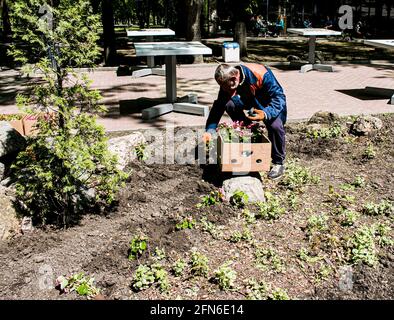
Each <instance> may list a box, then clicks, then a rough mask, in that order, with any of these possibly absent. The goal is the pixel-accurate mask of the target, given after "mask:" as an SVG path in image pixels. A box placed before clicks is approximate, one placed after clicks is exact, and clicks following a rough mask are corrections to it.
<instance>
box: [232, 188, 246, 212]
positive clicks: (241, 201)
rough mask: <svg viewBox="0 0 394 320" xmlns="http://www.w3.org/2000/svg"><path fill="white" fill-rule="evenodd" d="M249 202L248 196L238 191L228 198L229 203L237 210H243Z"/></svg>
mask: <svg viewBox="0 0 394 320" xmlns="http://www.w3.org/2000/svg"><path fill="white" fill-rule="evenodd" d="M248 202H249V196H248V195H247V194H246V193H245V192H243V191H240V190H237V191H235V192H234V194H233V195H232V197H231V198H230V203H231V204H232V205H234V206H236V207H237V208H244V207H245V206H246V205H247V204H248Z"/></svg>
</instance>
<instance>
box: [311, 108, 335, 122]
mask: <svg viewBox="0 0 394 320" xmlns="http://www.w3.org/2000/svg"><path fill="white" fill-rule="evenodd" d="M336 121H339V116H338V115H337V114H336V113H333V112H329V111H318V112H316V113H315V114H314V115H313V116H312V117H311V118H310V119H309V121H308V124H328V125H330V124H333V123H334V122H336Z"/></svg>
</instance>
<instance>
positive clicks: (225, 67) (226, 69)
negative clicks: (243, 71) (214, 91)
mask: <svg viewBox="0 0 394 320" xmlns="http://www.w3.org/2000/svg"><path fill="white" fill-rule="evenodd" d="M237 74H238V69H237V68H235V67H233V66H230V65H229V64H226V63H222V64H221V65H219V66H218V67H217V68H216V71H215V80H216V81H217V82H223V81H226V80H227V79H229V78H231V77H234V76H236V75H237Z"/></svg>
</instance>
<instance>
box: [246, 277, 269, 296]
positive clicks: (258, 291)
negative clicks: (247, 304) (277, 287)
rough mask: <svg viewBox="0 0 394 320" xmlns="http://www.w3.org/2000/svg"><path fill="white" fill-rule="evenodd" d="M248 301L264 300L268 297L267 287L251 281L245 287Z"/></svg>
mask: <svg viewBox="0 0 394 320" xmlns="http://www.w3.org/2000/svg"><path fill="white" fill-rule="evenodd" d="M246 289H247V296H246V297H247V299H248V300H265V299H267V297H268V290H269V288H268V286H267V284H266V283H265V282H264V281H256V280H255V279H251V280H249V281H248V284H247V286H246Z"/></svg>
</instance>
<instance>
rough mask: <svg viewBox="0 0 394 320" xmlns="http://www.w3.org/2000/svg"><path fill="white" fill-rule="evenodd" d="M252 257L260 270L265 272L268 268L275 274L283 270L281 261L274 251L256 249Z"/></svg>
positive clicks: (270, 249)
mask: <svg viewBox="0 0 394 320" xmlns="http://www.w3.org/2000/svg"><path fill="white" fill-rule="evenodd" d="M254 255H255V259H256V263H257V266H258V267H259V268H260V269H262V270H267V268H270V269H272V270H275V271H277V272H282V271H283V270H284V263H283V260H282V259H281V257H280V256H279V255H278V253H277V252H276V251H275V250H274V249H272V248H267V249H265V248H257V249H256V251H255V253H254Z"/></svg>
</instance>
